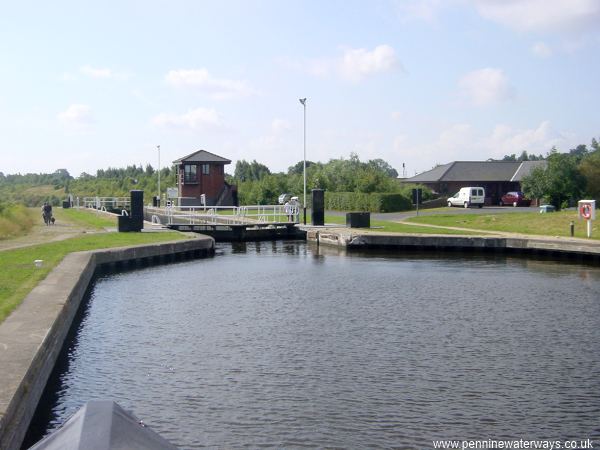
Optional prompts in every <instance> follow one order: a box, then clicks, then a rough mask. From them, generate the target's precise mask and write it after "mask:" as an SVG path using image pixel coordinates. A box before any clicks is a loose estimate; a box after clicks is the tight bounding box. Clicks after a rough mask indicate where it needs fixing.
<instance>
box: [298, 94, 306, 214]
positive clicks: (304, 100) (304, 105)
mask: <svg viewBox="0 0 600 450" xmlns="http://www.w3.org/2000/svg"><path fill="white" fill-rule="evenodd" d="M298 100H300V103H302V106H303V107H304V198H303V199H302V209H303V210H304V225H306V97H305V98H300V99H298Z"/></svg>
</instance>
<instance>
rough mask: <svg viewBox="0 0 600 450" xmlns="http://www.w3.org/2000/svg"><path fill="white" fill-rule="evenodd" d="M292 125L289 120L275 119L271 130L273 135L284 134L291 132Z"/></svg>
mask: <svg viewBox="0 0 600 450" xmlns="http://www.w3.org/2000/svg"><path fill="white" fill-rule="evenodd" d="M291 128H292V125H291V124H290V121H289V120H285V119H273V121H272V122H271V130H272V131H273V133H276V134H282V133H284V132H286V131H289V130H291Z"/></svg>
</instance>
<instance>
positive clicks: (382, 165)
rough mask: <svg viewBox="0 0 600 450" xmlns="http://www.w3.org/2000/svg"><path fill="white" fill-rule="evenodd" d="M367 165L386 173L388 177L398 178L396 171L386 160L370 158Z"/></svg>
mask: <svg viewBox="0 0 600 450" xmlns="http://www.w3.org/2000/svg"><path fill="white" fill-rule="evenodd" d="M367 165H369V166H370V167H372V168H373V169H375V170H376V171H378V172H383V173H385V174H387V176H388V177H391V178H398V171H397V170H396V169H394V168H393V167H392V166H391V165H390V164H389V163H388V162H386V161H384V160H383V159H381V158H377V159H371V160H369V162H368V163H367Z"/></svg>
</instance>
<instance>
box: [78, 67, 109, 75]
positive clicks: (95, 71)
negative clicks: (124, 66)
mask: <svg viewBox="0 0 600 450" xmlns="http://www.w3.org/2000/svg"><path fill="white" fill-rule="evenodd" d="M79 71H80V72H81V73H82V74H83V75H86V76H88V77H90V78H112V77H113V76H114V74H113V72H112V70H110V69H107V68H98V67H92V66H90V65H87V66H83V67H81V68H80V69H79Z"/></svg>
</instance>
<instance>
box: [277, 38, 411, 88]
mask: <svg viewBox="0 0 600 450" xmlns="http://www.w3.org/2000/svg"><path fill="white" fill-rule="evenodd" d="M342 52H343V53H342V55H341V56H337V57H333V58H320V59H311V60H307V61H303V62H301V61H291V60H286V61H284V64H285V65H287V66H288V67H290V68H293V69H295V70H302V71H305V72H307V73H309V74H310V75H313V76H318V77H328V76H331V75H334V76H338V77H341V78H343V79H345V80H348V81H351V82H359V81H361V80H363V79H365V78H367V77H369V76H372V75H376V74H379V73H385V72H391V71H393V70H397V69H402V64H401V63H400V60H399V59H398V56H397V55H396V51H395V50H394V49H393V48H392V47H391V46H389V45H387V44H382V45H378V46H377V47H375V48H374V49H373V50H368V49H365V48H342Z"/></svg>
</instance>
